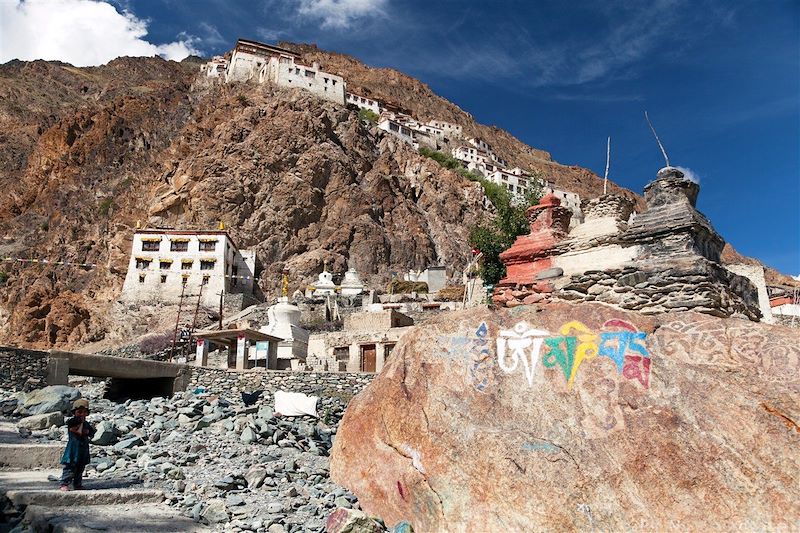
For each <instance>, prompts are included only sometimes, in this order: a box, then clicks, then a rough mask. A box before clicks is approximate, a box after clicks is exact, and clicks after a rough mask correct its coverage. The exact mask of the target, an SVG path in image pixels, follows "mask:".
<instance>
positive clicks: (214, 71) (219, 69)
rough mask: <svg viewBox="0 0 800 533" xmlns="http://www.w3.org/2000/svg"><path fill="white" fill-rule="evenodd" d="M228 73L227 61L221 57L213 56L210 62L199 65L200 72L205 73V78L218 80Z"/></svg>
mask: <svg viewBox="0 0 800 533" xmlns="http://www.w3.org/2000/svg"><path fill="white" fill-rule="evenodd" d="M227 71H228V60H227V59H225V58H224V57H222V56H214V57H212V58H211V61H209V62H208V63H204V64H202V65H200V72H205V74H206V77H209V78H219V77H220V76H225V73H226V72H227Z"/></svg>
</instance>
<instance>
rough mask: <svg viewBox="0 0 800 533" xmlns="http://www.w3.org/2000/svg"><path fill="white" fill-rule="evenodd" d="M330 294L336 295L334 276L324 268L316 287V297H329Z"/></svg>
mask: <svg viewBox="0 0 800 533" xmlns="http://www.w3.org/2000/svg"><path fill="white" fill-rule="evenodd" d="M329 294H336V284H335V283H333V274H331V273H330V272H328V270H327V269H326V268H325V267H322V272H320V274H319V278H318V279H317V284H316V285H315V286H314V296H328V295H329Z"/></svg>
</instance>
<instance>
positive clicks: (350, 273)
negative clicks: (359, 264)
mask: <svg viewBox="0 0 800 533" xmlns="http://www.w3.org/2000/svg"><path fill="white" fill-rule="evenodd" d="M340 287H341V291H342V296H357V295H359V294H361V293H362V292H364V284H363V283H361V278H359V277H358V272H356V269H355V268H352V267H351V268H349V269H348V270H347V272H345V273H344V280H343V281H342V284H341V286H340Z"/></svg>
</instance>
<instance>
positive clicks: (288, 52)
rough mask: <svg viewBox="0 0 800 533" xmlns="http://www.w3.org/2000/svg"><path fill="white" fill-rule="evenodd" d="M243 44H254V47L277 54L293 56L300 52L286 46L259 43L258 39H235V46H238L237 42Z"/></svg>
mask: <svg viewBox="0 0 800 533" xmlns="http://www.w3.org/2000/svg"><path fill="white" fill-rule="evenodd" d="M240 43H241V44H243V45H245V46H254V47H256V48H261V49H263V50H264V51H266V52H272V53H278V54H286V55H290V56H294V57H300V54H298V53H297V52H292V51H291V50H287V49H286V48H281V47H279V46H273V45H271V44H265V43H260V42H258V41H252V40H250V39H238V40H237V41H236V47H237V48H238V47H239V44H240Z"/></svg>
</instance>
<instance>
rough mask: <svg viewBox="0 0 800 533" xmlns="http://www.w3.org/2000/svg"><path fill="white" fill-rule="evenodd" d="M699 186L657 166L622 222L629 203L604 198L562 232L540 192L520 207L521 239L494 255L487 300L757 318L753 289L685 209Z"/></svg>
mask: <svg viewBox="0 0 800 533" xmlns="http://www.w3.org/2000/svg"><path fill="white" fill-rule="evenodd" d="M699 192H700V186H699V185H698V184H697V183H695V182H693V181H691V180H689V179H687V178H686V177H685V176H684V174H683V173H682V172H681V171H680V170H678V169H677V168H674V167H666V168H662V169H661V170H660V171H659V172H658V175H657V176H656V179H655V180H653V181H652V182H650V183H649V184H648V185H647V186H646V187H645V189H644V197H645V201H646V203H647V208H646V209H645V210H644V211H643V212H642V213H640V214H638V215H635V216H633V217H632V220H631V221H630V223H629V219H630V215H631V213H632V209H633V203H632V202H631V201H630V200H628V199H626V198H623V197H621V196H615V195H606V196H602V197H600V198H598V199H593V200H590V201H588V202H587V205H586V209H585V215H586V220H585V222H584V223H583V224H581V225H578V226H576V227H575V228H573V229H572V230H571V231H570V232H569V234H567V233H566V230H567V228H568V227H569V215H568V213H563V212H562V210H563V208H560V207H559V204H558V200H557V199H555V198H550V197H545V198H542V201H541V202H540V203H539V205H537V206H534V207H532V208H530V209H529V210H528V215H529V220H530V221H531V233H530V235H525V236H522V237H519V238H518V239H517V240H516V241H515V242H514V244H513V245H512V246H511V248H509V249H508V250H506V251H505V252H503V253H502V254H501V255H500V258H501V259H502V260H503V263H505V265H506V268H507V272H508V274H507V276H506V278H504V279H503V280H501V281H500V283H499V284H498V286H497V288H496V289H495V294H494V296H493V300H494V302H495V303H496V304H498V305H505V306H509V307H513V306H515V305H521V304H529V303H536V302H538V301H541V300H549V299H552V298H557V299H564V300H573V301H598V302H605V303H609V304H612V305H616V306H619V307H621V308H623V309H630V310H636V311H640V312H642V313H649V314H652V313H662V312H667V311H686V310H693V311H700V312H703V313H708V314H712V315H716V316H731V315H734V314H740V315H744V316H746V317H748V318H750V319H752V320H757V319H758V318H759V317H760V311H759V309H758V296H757V291H756V289H755V287H754V286H753V285H752V284H751V283H750V282H749V280H747V279H746V278H744V277H742V276H738V275H735V274H733V273H732V272H730V271H728V270H727V269H725V268H724V267H723V266H722V265H720V255H721V252H722V248H723V246H724V244H725V242H724V241H723V239H722V237H720V235H719V234H718V233H717V232H716V231H715V230H714V228H713V226H712V225H711V223H710V222H709V221H708V219H707V218H706V217H705V216H703V214H701V213H700V212H699V211H697V209H696V208H695V205H696V203H697V196H698V194H699ZM550 293H552V294H550Z"/></svg>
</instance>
